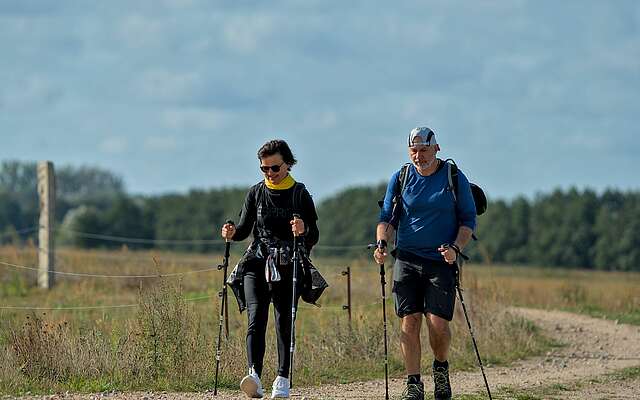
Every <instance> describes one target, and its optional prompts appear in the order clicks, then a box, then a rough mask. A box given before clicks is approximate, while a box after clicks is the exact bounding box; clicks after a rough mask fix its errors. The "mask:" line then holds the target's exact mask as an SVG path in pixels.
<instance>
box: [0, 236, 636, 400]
mask: <svg viewBox="0 0 640 400" xmlns="http://www.w3.org/2000/svg"><path fill="white" fill-rule="evenodd" d="M58 257H59V259H58V260H57V261H58V265H59V267H58V270H65V271H76V272H83V273H93V274H111V275H147V274H149V275H153V274H155V275H162V274H165V275H166V274H170V273H174V272H185V271H196V270H200V269H203V268H205V267H207V266H215V265H216V264H217V263H218V262H219V261H220V259H221V257H220V255H216V256H193V255H184V254H172V253H161V252H129V251H128V250H126V249H123V250H122V251H118V252H106V251H66V250H65V251H60V252H59V256H58ZM152 257H155V259H156V260H157V261H158V262H157V264H156V263H154V261H153V259H152ZM0 260H2V261H8V262H12V263H16V264H21V265H35V260H36V258H35V251H34V250H33V249H29V248H27V249H16V248H2V249H0ZM346 263H349V264H350V266H351V270H352V278H353V282H352V288H353V292H352V296H353V303H352V306H353V310H352V311H353V321H352V323H351V325H350V324H349V323H348V320H347V314H346V312H345V311H343V310H342V308H341V306H342V304H345V303H346V298H345V297H346V285H345V279H344V278H343V277H342V275H341V274H340V272H341V271H342V269H344V267H345V266H346ZM316 265H317V266H318V267H319V268H320V269H321V271H322V272H323V274H324V275H325V277H326V278H327V279H328V280H329V282H330V284H331V285H332V286H331V288H330V289H329V290H327V292H326V293H325V295H324V296H323V298H322V303H323V307H322V308H320V309H318V308H315V307H312V306H309V305H305V304H304V303H302V304H303V305H302V306H301V309H300V312H299V321H298V324H297V333H298V336H297V343H298V347H297V353H296V370H295V376H296V383H298V384H303V385H307V384H318V383H328V382H348V381H354V380H366V379H371V378H379V377H381V376H382V373H383V365H382V359H383V346H382V334H383V332H382V324H381V319H382V315H381V301H380V284H379V275H378V268H377V267H376V266H375V265H373V263H371V262H370V261H369V260H368V259H360V260H341V259H321V260H316ZM575 273H578V274H583V273H581V272H575ZM563 274H564V275H563ZM221 275H222V274H221V273H220V272H219V271H217V270H213V271H211V272H203V273H194V274H187V275H184V276H182V277H181V278H153V279H140V278H136V279H134V278H127V279H121V278H119V279H102V278H87V277H67V278H64V277H59V279H58V284H57V285H56V287H55V288H54V289H52V290H50V291H40V290H38V289H35V288H34V287H33V283H34V282H35V275H34V274H33V273H32V272H29V271H14V270H10V269H6V268H2V269H0V282H1V287H2V290H0V300H1V302H2V304H3V305H14V306H16V305H18V306H19V305H23V306H27V305H29V306H51V307H56V306H58V307H59V306H66V307H69V306H95V305H119V304H120V305H122V304H133V305H135V307H129V308H121V309H104V310H82V311H79V310H78V311H73V310H67V311H49V312H47V313H29V314H27V313H25V312H24V311H7V310H4V311H2V312H1V313H2V315H1V318H0V346H2V348H3V350H2V351H3V353H4V354H5V355H6V357H4V359H5V360H6V361H5V362H4V363H0V390H1V391H2V392H4V393H9V394H18V393H23V392H25V391H27V390H29V391H32V392H50V391H54V392H56V391H63V390H79V391H102V390H111V389H119V390H127V389H156V390H204V389H209V388H211V387H212V386H213V378H214V372H215V343H216V337H217V332H218V314H219V307H220V300H219V298H218V296H217V292H218V290H219V289H220V286H221V283H222V277H221ZM388 276H390V274H389V275H388ZM464 276H465V279H464V281H463V283H464V286H465V288H466V290H465V302H466V304H467V307H468V309H469V312H470V317H471V321H472V324H473V326H474V330H475V332H476V338H477V339H478V345H479V347H480V351H481V354H482V356H483V358H484V359H485V361H486V362H487V363H488V364H494V363H507V362H509V361H511V360H514V359H518V358H521V357H525V356H528V355H531V354H536V353H540V352H541V351H543V350H544V349H545V348H546V346H548V345H549V343H548V342H546V340H545V339H544V338H543V337H541V335H540V334H539V332H538V331H537V329H536V327H535V326H534V325H533V324H531V323H530V322H528V321H526V320H524V319H522V318H520V317H518V316H515V315H513V314H511V313H510V312H509V311H508V310H509V306H511V305H533V306H538V307H549V308H553V307H563V306H566V305H567V304H572V303H576V304H578V303H580V302H583V301H591V300H592V293H598V291H600V292H602V293H605V292H606V293H607V296H610V297H605V298H604V302H603V304H602V307H604V308H605V309H606V307H614V306H615V305H616V304H618V303H620V304H621V301H622V300H621V299H624V301H629V299H628V298H627V297H625V296H627V294H626V293H627V292H626V290H627V288H628V287H627V286H626V285H627V283H628V282H629V281H633V279H636V277H635V276H632V277H631V278H630V275H620V276H619V277H618V276H613V278H611V276H609V275H607V277H609V279H608V280H605V279H604V278H602V277H599V279H597V280H596V281H591V280H589V279H588V277H589V274H584V275H580V276H581V277H583V278H584V279H582V278H581V279H578V278H576V276H574V272H568V273H565V272H559V273H555V274H554V273H549V272H548V271H546V272H545V271H542V270H529V271H526V270H516V269H509V268H484V267H473V266H472V267H470V268H467V269H466V271H465V274H464ZM567 285H570V286H571V285H577V286H576V287H577V289H575V290H568V289H567ZM613 288H617V290H612V289H613ZM387 293H390V285H387ZM554 293H556V294H554ZM616 296H617V297H616ZM202 297H204V299H203V300H201V301H191V299H194V298H196V299H198V298H202ZM230 301H231V303H230V308H229V309H230V316H229V317H230V335H229V339H228V340H226V339H225V340H223V341H222V361H221V375H220V385H221V386H222V387H229V388H237V385H238V381H239V379H240V378H241V377H242V376H243V375H244V374H245V372H246V371H245V370H246V360H245V357H246V356H245V348H244V346H245V345H244V336H245V334H246V330H245V326H246V322H245V318H246V315H245V314H243V315H240V314H239V313H238V312H237V310H236V309H235V301H234V299H233V297H230ZM634 301H637V297H634ZM387 318H388V319H389V340H390V344H389V346H390V347H389V348H390V370H391V373H392V374H393V375H396V376H400V375H403V374H404V372H403V367H402V362H401V358H400V352H399V328H398V325H399V320H398V318H396V317H395V316H394V315H393V304H392V302H391V301H389V303H388V304H387ZM452 330H453V332H454V338H453V343H452V348H451V362H452V367H453V368H455V369H459V368H474V367H475V363H476V361H475V354H474V353H473V350H472V348H471V346H470V340H469V335H468V331H467V326H466V322H465V321H464V316H463V314H462V310H461V308H460V306H459V305H458V306H457V309H456V313H455V316H454V323H453V324H452ZM425 331H426V329H423V346H424V348H425V351H424V353H423V354H424V355H425V356H424V357H423V367H424V370H425V371H426V370H428V368H429V366H430V363H431V357H430V356H429V352H428V351H426V348H427V346H428V345H427V343H428V340H427V337H426V332H425ZM273 332H274V329H273V325H272V323H271V322H270V324H269V330H268V336H267V355H266V357H265V371H264V376H265V379H266V380H269V379H272V378H273V377H274V376H275V368H276V351H275V349H276V346H275V338H274V334H273Z"/></svg>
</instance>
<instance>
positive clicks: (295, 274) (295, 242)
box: [289, 214, 300, 388]
mask: <svg viewBox="0 0 640 400" xmlns="http://www.w3.org/2000/svg"><path fill="white" fill-rule="evenodd" d="M293 219H294V220H296V219H300V215H298V214H293ZM297 284H298V235H297V234H296V233H294V234H293V293H292V295H291V347H290V348H289V388H292V387H293V355H294V353H295V350H296V311H297V310H296V285H297Z"/></svg>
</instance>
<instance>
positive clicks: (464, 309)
mask: <svg viewBox="0 0 640 400" xmlns="http://www.w3.org/2000/svg"><path fill="white" fill-rule="evenodd" d="M460 273H461V271H460V265H459V264H458V262H457V261H456V289H457V290H458V297H459V298H460V304H462V311H464V318H465V319H466V320H467V326H468V327H469V333H471V341H472V342H473V349H474V350H475V351H476V357H477V358H478V364H479V365H480V371H481V372H482V378H484V385H485V386H486V388H487V394H488V395H489V400H493V398H492V397H491V390H490V389H489V382H487V375H485V373H484V366H483V365H482V359H481V358H480V352H479V351H478V344H477V343H476V338H475V335H474V334H473V328H471V322H469V315H468V314H467V306H466V305H465V304H464V298H463V297H462V288H461V287H460Z"/></svg>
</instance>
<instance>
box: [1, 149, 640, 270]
mask: <svg viewBox="0 0 640 400" xmlns="http://www.w3.org/2000/svg"><path fill="white" fill-rule="evenodd" d="M56 176H57V178H56V179H57V181H56V184H57V205H56V218H57V225H58V226H59V227H60V228H61V229H60V230H59V231H58V232H57V233H56V236H57V239H58V242H59V243H63V244H66V245H72V246H77V247H83V248H94V247H119V246H122V245H123V243H122V242H117V241H105V240H102V239H99V238H96V237H93V236H91V235H88V236H87V235H84V236H83V235H78V233H94V234H101V235H107V236H117V237H128V238H145V239H154V240H156V241H157V242H155V243H153V242H141V243H140V242H131V243H127V246H128V247H130V248H150V247H156V248H161V249H170V250H181V251H197V252H206V251H211V250H219V248H215V245H213V244H212V243H208V242H206V240H209V241H210V240H216V239H219V235H218V234H217V232H218V230H219V227H220V226H221V224H222V223H223V222H224V221H225V220H226V219H228V218H231V219H234V220H237V219H238V213H239V210H240V208H241V206H242V202H243V200H244V196H245V194H246V191H247V189H248V188H246V187H236V188H221V189H211V190H191V191H189V192H188V193H174V194H163V195H157V196H133V195H129V194H127V193H126V191H125V189H124V185H123V182H122V179H121V178H119V177H118V176H116V175H114V174H113V173H111V172H109V171H105V170H102V169H99V168H94V167H62V168H59V169H58V170H57V171H56ZM36 185H37V177H36V164H35V163H29V162H18V161H6V162H3V163H2V164H1V165H0V244H8V243H24V242H26V241H29V240H33V241H35V240H36V237H37V232H33V231H25V230H24V229H23V228H26V227H33V226H36V225H37V223H38V214H39V211H38V207H39V204H38V197H37V191H36ZM384 192H385V184H379V185H371V186H360V187H353V188H348V189H345V190H342V191H340V192H339V193H337V194H335V195H333V196H331V197H329V198H327V199H324V200H322V201H320V202H317V204H316V208H317V210H318V216H319V221H318V227H319V229H320V242H319V246H318V247H317V249H316V250H314V251H315V253H316V254H317V255H323V256H328V255H335V256H358V255H368V252H367V250H366V249H365V245H366V244H367V243H369V242H371V241H373V240H374V238H375V225H376V223H377V220H378V214H379V208H378V205H377V200H378V199H380V198H381V197H382V196H383V195H384ZM476 232H477V236H478V237H479V239H480V240H478V241H477V242H474V243H473V244H472V245H470V246H469V248H468V253H469V255H470V256H471V257H472V260H474V261H476V262H485V263H508V264H522V265H538V266H564V267H575V268H587V269H600V270H624V271H630V270H636V271H638V270H640V193H639V192H636V191H631V192H622V191H619V190H614V189H611V190H607V191H605V192H604V193H601V194H598V193H596V192H595V191H593V190H590V189H585V190H578V189H576V188H571V189H568V190H560V189H558V190H555V191H553V192H552V193H547V194H538V195H537V196H535V197H534V198H532V199H528V198H525V197H518V198H515V199H513V200H501V199H489V207H488V209H487V212H486V213H485V214H484V215H482V216H480V217H479V218H478V228H477V231H476ZM179 241H184V242H179Z"/></svg>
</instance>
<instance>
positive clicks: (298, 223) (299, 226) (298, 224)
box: [289, 216, 305, 236]
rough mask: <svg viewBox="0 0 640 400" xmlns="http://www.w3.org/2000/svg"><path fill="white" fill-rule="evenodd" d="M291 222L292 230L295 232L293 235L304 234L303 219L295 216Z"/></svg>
mask: <svg viewBox="0 0 640 400" xmlns="http://www.w3.org/2000/svg"><path fill="white" fill-rule="evenodd" d="M289 223H290V224H291V232H293V236H302V235H304V230H305V226H304V221H303V220H301V219H300V218H298V217H296V216H294V217H293V219H292V220H291V221H290V222H289Z"/></svg>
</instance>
